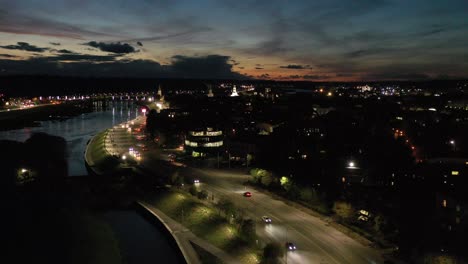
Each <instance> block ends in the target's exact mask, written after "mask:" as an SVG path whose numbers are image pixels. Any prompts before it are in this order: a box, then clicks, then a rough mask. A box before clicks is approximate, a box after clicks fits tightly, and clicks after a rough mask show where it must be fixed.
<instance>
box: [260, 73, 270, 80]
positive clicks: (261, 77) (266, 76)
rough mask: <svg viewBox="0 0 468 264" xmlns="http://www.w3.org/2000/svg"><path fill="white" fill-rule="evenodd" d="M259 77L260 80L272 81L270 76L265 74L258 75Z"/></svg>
mask: <svg viewBox="0 0 468 264" xmlns="http://www.w3.org/2000/svg"><path fill="white" fill-rule="evenodd" d="M257 77H258V78H260V79H270V74H268V73H264V74H262V75H258V76H257Z"/></svg>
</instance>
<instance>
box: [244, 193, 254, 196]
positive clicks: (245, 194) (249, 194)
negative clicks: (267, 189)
mask: <svg viewBox="0 0 468 264" xmlns="http://www.w3.org/2000/svg"><path fill="white" fill-rule="evenodd" d="M244 196H245V197H252V193H251V192H245V193H244Z"/></svg>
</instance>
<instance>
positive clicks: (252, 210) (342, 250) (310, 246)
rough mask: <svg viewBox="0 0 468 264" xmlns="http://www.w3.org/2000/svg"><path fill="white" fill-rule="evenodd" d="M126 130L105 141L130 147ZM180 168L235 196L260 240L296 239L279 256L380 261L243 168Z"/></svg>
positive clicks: (206, 186) (152, 157) (157, 154)
mask: <svg viewBox="0 0 468 264" xmlns="http://www.w3.org/2000/svg"><path fill="white" fill-rule="evenodd" d="M142 121H143V119H140V120H138V122H135V126H138V125H140V123H141V122H142ZM126 133H128V132H126V129H122V128H114V129H113V130H112V131H111V133H110V134H111V135H112V138H113V141H114V142H113V143H114V144H109V145H110V146H109V145H108V146H109V147H108V150H109V151H112V152H114V153H115V152H119V153H121V154H122V153H123V152H127V151H128V147H129V146H131V145H132V144H133V145H135V144H137V142H138V141H136V140H132V139H129V138H128V137H127V136H126V135H125V134H126ZM127 135H128V134H127ZM106 145H107V144H106ZM165 157H166V158H167V155H166V154H165V152H164V151H160V150H150V151H148V152H144V153H143V157H142V162H141V164H140V165H141V166H144V167H145V168H146V169H150V170H154V171H155V172H156V171H157V170H158V168H156V166H152V164H158V163H157V162H155V161H156V160H158V159H164V158H165ZM180 173H181V174H182V175H186V176H189V177H187V178H190V177H192V178H193V177H195V178H198V179H200V181H201V184H200V188H201V189H203V190H207V191H208V192H209V193H210V195H211V194H214V196H215V198H217V199H219V198H221V197H225V198H228V199H230V200H231V201H233V202H234V204H235V205H236V206H237V207H238V208H241V210H242V211H243V213H244V214H245V216H247V217H248V218H251V219H254V220H255V221H256V224H257V226H256V227H257V234H258V236H259V238H260V241H264V242H270V241H276V242H278V243H280V244H281V245H284V244H285V242H286V241H291V242H293V243H295V244H296V246H297V250H296V251H294V252H288V253H287V254H286V255H285V258H284V260H283V262H286V263H320V264H325V263H327V264H328V263H336V264H345V263H359V264H364V263H383V258H382V256H381V253H379V251H378V250H376V249H374V248H371V247H368V246H363V245H362V244H360V243H359V242H357V241H355V240H353V239H351V238H350V237H348V236H347V235H345V234H343V233H341V232H340V231H338V230H336V229H335V228H333V227H331V226H329V225H328V223H327V222H325V221H323V220H322V219H320V218H318V217H315V216H313V215H310V214H307V213H305V212H303V211H301V210H299V209H297V208H295V207H292V206H290V205H287V204H285V203H284V202H283V201H280V200H276V199H274V198H272V197H271V196H269V195H267V194H265V193H262V192H259V191H255V190H253V189H251V188H248V187H246V186H245V185H244V184H243V183H244V182H245V181H246V180H247V179H248V177H249V176H248V175H246V174H245V173H243V172H240V171H235V170H217V169H198V168H193V167H181V168H180ZM245 191H250V192H251V193H252V197H249V198H248V197H244V196H243V193H244V192H245ZM263 215H266V216H269V217H270V218H271V219H272V224H264V223H263V222H262V221H261V217H262V216H263Z"/></svg>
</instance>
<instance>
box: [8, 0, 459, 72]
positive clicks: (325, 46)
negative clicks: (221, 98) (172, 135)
mask: <svg viewBox="0 0 468 264" xmlns="http://www.w3.org/2000/svg"><path fill="white" fill-rule="evenodd" d="M0 14H1V15H0V75H15V74H47V75H77V76H97V77H100V76H103V77H109V76H112V77H115V76H126V77H156V78H214V79H216V78H221V79H247V78H254V79H266V80H270V79H271V80H308V81H361V80H364V81H366V80H369V81H370V80H375V81H379V80H427V79H440V78H442V79H446V78H468V74H467V72H468V63H467V62H466V61H467V60H466V58H468V52H467V51H466V48H465V46H466V43H467V41H468V36H467V35H466V34H464V28H466V26H467V24H468V19H467V17H468V16H467V14H468V3H467V2H465V1H455V0H454V1H445V2H440V1H411V2H410V3H408V2H406V1H380V0H379V1H360V2H359V3H351V2H348V1H314V2H312V3H309V2H305V1H294V2H291V3H285V2H284V1H242V2H236V3H228V2H223V3H221V2H216V1H202V2H197V3H194V2H190V1H158V2H157V3H155V2H152V1H143V0H140V1H132V2H129V1H99V2H94V1H67V2H63V1H47V2H38V1H21V2H18V1H15V2H8V1H0Z"/></svg>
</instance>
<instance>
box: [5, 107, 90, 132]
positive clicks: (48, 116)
mask: <svg viewBox="0 0 468 264" xmlns="http://www.w3.org/2000/svg"><path fill="white" fill-rule="evenodd" d="M92 111H93V106H92V104H91V102H81V101H80V102H65V103H61V104H52V105H50V104H49V105H43V106H36V107H33V108H28V109H22V110H15V111H5V112H0V123H1V125H0V131H5V130H13V129H21V128H25V127H37V126H40V122H41V121H48V120H57V121H62V120H65V119H68V118H72V117H75V116H78V115H80V114H83V113H89V112H92Z"/></svg>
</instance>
